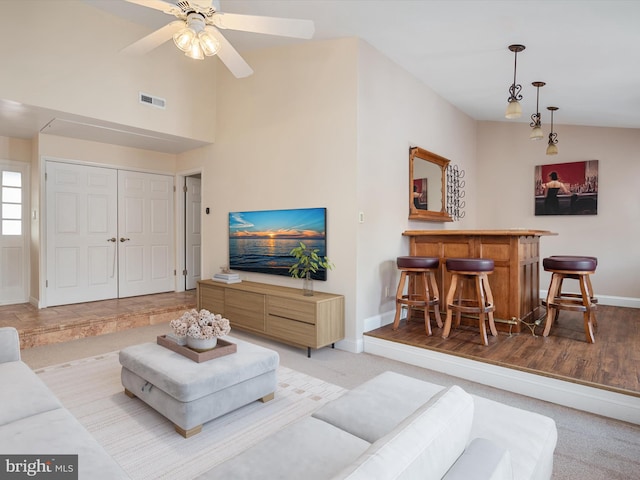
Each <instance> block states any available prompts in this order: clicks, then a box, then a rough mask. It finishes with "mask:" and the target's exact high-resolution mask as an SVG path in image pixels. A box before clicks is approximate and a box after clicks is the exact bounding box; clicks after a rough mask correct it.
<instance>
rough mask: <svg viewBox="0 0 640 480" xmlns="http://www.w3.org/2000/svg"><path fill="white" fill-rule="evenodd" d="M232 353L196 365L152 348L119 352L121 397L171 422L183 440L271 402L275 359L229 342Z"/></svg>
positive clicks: (255, 348) (270, 352)
mask: <svg viewBox="0 0 640 480" xmlns="http://www.w3.org/2000/svg"><path fill="white" fill-rule="evenodd" d="M225 340H228V341H230V342H233V343H235V344H236V345H237V351H236V352H235V353H232V354H229V355H225V356H223V357H218V358H215V359H212V360H208V361H206V362H202V363H198V362H195V361H193V360H190V359H189V358H187V357H185V356H183V355H181V354H180V353H177V352H174V351H172V350H170V349H168V348H165V347H163V346H160V345H158V344H157V343H143V344H141V345H134V346H132V347H127V348H125V349H123V350H121V351H120V364H121V365H122V373H121V378H122V385H123V386H124V388H125V393H126V394H127V395H128V396H130V397H132V398H133V397H138V398H139V399H140V400H142V401H143V402H145V403H146V404H148V405H149V406H151V407H152V408H154V409H155V410H157V411H158V412H160V413H161V414H162V415H164V416H165V417H167V418H168V419H169V420H171V421H172V422H173V424H174V426H175V429H176V431H177V432H178V433H180V434H181V435H183V436H184V437H185V438H187V437H190V436H191V435H195V434H196V433H199V432H200V431H201V430H202V424H203V423H205V422H208V421H209V420H213V419H214V418H217V417H219V416H221V415H224V414H225V413H228V412H231V411H232V410H235V409H237V408H240V407H242V406H244V405H247V404H248V403H251V402H254V401H256V400H262V401H263V402H266V401H269V400H271V399H272V398H273V396H274V393H275V390H276V381H277V375H276V370H277V368H278V363H279V360H280V359H279V356H278V353H277V352H275V351H273V350H269V349H267V348H263V347H260V346H258V345H253V344H251V343H248V342H244V341H242V340H238V339H235V338H232V337H225Z"/></svg>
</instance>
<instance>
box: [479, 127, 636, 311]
mask: <svg viewBox="0 0 640 480" xmlns="http://www.w3.org/2000/svg"><path fill="white" fill-rule="evenodd" d="M554 130H555V131H556V133H557V134H558V155H554V156H548V155H546V154H545V149H546V142H545V141H539V142H534V141H531V140H529V127H528V124H526V123H509V122H480V123H479V126H478V146H477V149H478V177H477V181H478V185H479V186H481V187H479V188H481V190H480V191H479V194H478V197H477V202H478V209H477V217H478V218H477V224H478V225H479V226H480V227H482V228H519V227H526V228H535V229H540V230H550V231H552V232H556V233H557V234H558V235H557V236H553V237H542V239H541V241H540V245H541V257H542V258H544V257H546V256H549V255H562V254H567V255H592V256H596V257H598V268H597V270H596V274H595V275H594V276H593V278H592V281H593V288H594V290H595V292H596V295H597V297H598V298H600V299H601V303H603V302H606V303H611V304H618V305H629V306H636V307H640V281H638V279H639V278H640V275H639V274H638V267H639V266H640V242H638V238H640V197H639V196H638V193H637V190H638V185H639V184H640V180H638V179H639V178H640V131H639V130H637V129H623V128H602V127H583V126H570V125H561V124H560V125H555V124H554ZM584 160H598V161H599V183H598V187H599V191H598V214H597V215H584V216H582V215H580V216H578V215H576V216H535V215H534V167H535V166H536V165H547V164H555V163H568V162H579V161H584ZM541 273H542V275H541V281H540V287H541V289H543V290H546V289H547V288H548V286H549V281H550V277H549V275H548V274H547V273H546V272H544V271H542V272H541ZM571 287H573V288H574V291H577V285H572V286H571ZM606 297H609V298H606Z"/></svg>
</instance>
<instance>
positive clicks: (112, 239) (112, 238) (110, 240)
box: [107, 237, 116, 242]
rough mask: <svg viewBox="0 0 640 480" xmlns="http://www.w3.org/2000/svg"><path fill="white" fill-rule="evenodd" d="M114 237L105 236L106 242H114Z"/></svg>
mask: <svg viewBox="0 0 640 480" xmlns="http://www.w3.org/2000/svg"><path fill="white" fill-rule="evenodd" d="M115 241H116V237H111V238H107V242H115Z"/></svg>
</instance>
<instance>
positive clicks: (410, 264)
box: [396, 257, 440, 269]
mask: <svg viewBox="0 0 640 480" xmlns="http://www.w3.org/2000/svg"><path fill="white" fill-rule="evenodd" d="M396 264H397V265H398V268H400V269H402V268H425V269H432V268H438V266H439V265H440V259H439V258H435V257H398V258H397V259H396Z"/></svg>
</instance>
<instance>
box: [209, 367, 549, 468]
mask: <svg viewBox="0 0 640 480" xmlns="http://www.w3.org/2000/svg"><path fill="white" fill-rule="evenodd" d="M556 442H557V429H556V425H555V422H554V421H553V420H552V419H551V418H548V417H545V416H543V415H539V414H536V413H533V412H527V411H525V410H521V409H518V408H514V407H510V406H508V405H504V404H501V403H498V402H495V401H492V400H488V399H485V398H482V397H478V396H474V395H470V394H468V393H467V392H465V391H464V390H463V389H462V388H460V387H458V386H453V387H450V388H448V389H445V388H443V387H441V386H439V385H434V384H431V383H428V382H424V381H421V380H417V379H415V378H411V377H407V376H404V375H400V374H397V373H393V372H385V373H383V374H381V375H379V376H377V377H375V378H373V379H372V380H370V381H368V382H365V383H364V384H362V385H360V386H359V387H357V388H355V389H353V390H351V391H349V392H348V393H346V394H345V395H343V396H342V397H340V398H339V399H337V400H334V401H332V402H330V403H328V404H327V405H325V406H324V407H322V408H321V409H320V410H318V411H317V412H316V413H314V414H313V415H312V416H310V417H306V418H304V419H302V420H299V421H297V422H294V423H293V424H291V425H289V426H288V427H286V428H284V429H282V430H280V431H279V432H276V433H275V434H273V435H271V436H269V437H268V438H266V439H265V440H263V441H261V442H259V443H258V444H256V445H254V446H253V447H251V448H249V449H248V450H246V451H244V452H243V453H241V454H239V455H238V456H236V457H234V458H232V459H230V460H228V461H227V462H225V463H223V464H221V465H219V466H217V467H215V468H213V469H211V470H210V471H208V472H206V473H205V474H203V475H202V476H200V477H199V479H201V480H205V479H219V478H224V479H247V480H248V479H255V478H269V479H272V478H278V479H300V478H304V479H305V480H316V479H317V480H325V479H335V480H338V479H340V480H344V479H349V480H356V479H357V480H371V479H375V480H386V479H403V480H413V479H421V480H427V479H429V480H430V479H434V480H435V479H446V480H484V479H487V480H502V479H504V480H543V479H549V478H551V473H552V468H553V451H554V450H555V447H556ZM258 472H259V476H256V475H257V473H258Z"/></svg>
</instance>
